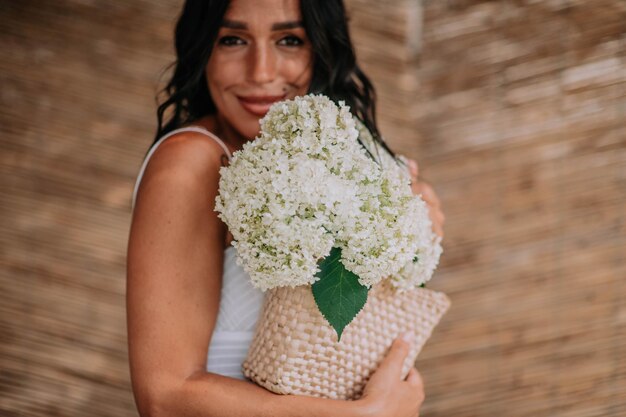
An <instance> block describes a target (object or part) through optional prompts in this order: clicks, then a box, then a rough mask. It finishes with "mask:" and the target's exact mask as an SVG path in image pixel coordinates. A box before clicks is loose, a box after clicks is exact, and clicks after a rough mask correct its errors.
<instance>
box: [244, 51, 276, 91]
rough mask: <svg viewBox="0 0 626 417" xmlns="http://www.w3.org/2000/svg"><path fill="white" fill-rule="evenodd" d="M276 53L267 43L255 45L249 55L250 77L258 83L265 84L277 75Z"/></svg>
mask: <svg viewBox="0 0 626 417" xmlns="http://www.w3.org/2000/svg"><path fill="white" fill-rule="evenodd" d="M276 67H277V65H276V54H275V52H274V50H273V49H272V48H271V47H269V46H267V45H259V44H257V45H255V46H254V47H253V48H251V53H250V57H249V65H248V70H249V78H250V81H252V82H254V83H256V84H264V83H268V82H271V81H273V80H274V78H275V77H276Z"/></svg>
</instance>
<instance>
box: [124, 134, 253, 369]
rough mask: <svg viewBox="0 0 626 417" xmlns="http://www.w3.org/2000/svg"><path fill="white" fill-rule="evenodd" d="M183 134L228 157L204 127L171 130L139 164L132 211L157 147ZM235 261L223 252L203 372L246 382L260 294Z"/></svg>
mask: <svg viewBox="0 0 626 417" xmlns="http://www.w3.org/2000/svg"><path fill="white" fill-rule="evenodd" d="M185 131H191V132H198V133H202V134H204V135H206V136H208V137H210V138H211V139H213V140H215V141H216V142H217V143H218V144H219V145H220V146H221V147H222V148H223V149H224V151H225V152H226V154H227V155H228V158H229V159H230V158H231V157H232V156H231V154H230V151H229V150H228V147H227V146H226V145H225V144H224V142H222V141H221V139H220V138H218V137H217V136H215V135H214V134H213V133H211V132H209V131H208V130H206V129H204V128H201V127H194V126H190V127H184V128H180V129H176V130H173V131H171V132H170V133H168V134H166V135H164V136H163V137H161V138H159V140H158V141H157V142H156V143H155V144H154V146H152V148H151V149H150V151H149V152H148V154H147V155H146V157H145V159H144V161H143V164H142V166H141V169H140V170H139V174H138V176H137V180H136V182H135V188H134V190H133V197H132V207H133V208H134V207H135V201H136V198H137V190H138V189H139V183H140V182H141V178H142V177H143V173H144V171H145V169H146V166H147V165H148V161H149V159H150V157H151V156H152V154H153V153H154V151H155V150H156V148H157V146H159V145H160V144H161V143H163V141H164V140H166V139H167V138H169V137H171V136H172V135H174V134H176V133H179V132H185ZM235 259H236V250H235V248H234V247H232V246H229V247H227V248H226V249H225V251H224V269H223V274H222V290H221V299H220V306H219V313H218V316H217V322H216V325H215V330H214V332H213V335H212V337H211V343H210V345H209V349H208V352H207V367H206V370H207V371H208V372H214V373H217V374H220V375H225V376H229V377H233V378H237V379H246V378H245V376H244V375H243V373H242V370H241V364H242V363H243V360H244V359H245V357H246V355H247V353H248V347H249V346H250V343H251V342H252V336H253V334H254V329H255V327H256V323H257V321H258V318H259V314H260V311H261V307H262V304H263V299H264V294H263V292H262V291H261V290H260V289H258V288H255V287H254V286H253V285H252V283H251V282H250V276H249V275H248V274H247V273H246V272H245V271H244V270H243V268H242V267H241V266H239V265H238V264H237V262H236V261H235Z"/></svg>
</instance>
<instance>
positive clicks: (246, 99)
mask: <svg viewBox="0 0 626 417" xmlns="http://www.w3.org/2000/svg"><path fill="white" fill-rule="evenodd" d="M286 96H287V94H286V93H285V94H282V95H279V96H237V99H238V100H239V103H240V104H241V107H243V108H244V109H246V110H247V111H248V112H249V113H252V114H253V115H255V116H265V113H267V111H268V110H269V109H270V107H271V106H272V104H274V103H276V102H277V101H281V100H284V99H285V97H286Z"/></svg>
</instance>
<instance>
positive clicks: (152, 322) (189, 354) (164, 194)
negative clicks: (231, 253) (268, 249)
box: [127, 133, 361, 417]
mask: <svg viewBox="0 0 626 417" xmlns="http://www.w3.org/2000/svg"><path fill="white" fill-rule="evenodd" d="M222 152H223V151H222V150H221V148H219V146H218V145H217V144H215V143H213V142H212V141H210V140H207V139H206V138H203V137H199V136H197V134H194V133H181V134H179V135H177V136H176V137H172V138H170V139H168V140H167V141H166V142H165V143H163V144H162V145H160V146H159V148H158V149H157V150H156V151H155V153H154V155H153V156H152V158H151V160H150V162H149V163H148V167H147V169H146V172H145V174H144V177H143V179H142V183H141V186H140V189H139V191H138V196H137V201H136V206H135V209H134V213H133V220H132V224H131V229H130V236H129V242H128V257H127V275H128V276H127V321H128V343H129V360H130V371H131V380H132V385H133V393H134V395H135V400H136V403H137V407H138V409H139V413H140V414H141V415H142V416H143V417H147V416H150V417H155V416H156V417H158V416H177V417H185V416H202V417H213V416H214V417H222V416H223V417H237V416H242V417H243V416H246V417H252V416H259V417H265V416H268V417H269V416H272V417H281V416H285V417H287V416H289V417H296V416H303V417H306V416H312V417H313V416H315V417H322V416H326V415H328V416H338V417H340V416H353V415H354V416H356V415H360V404H361V403H358V402H350V401H339V400H330V399H319V398H313V397H304V396H285V395H276V394H273V393H271V392H269V391H267V390H265V389H264V388H261V387H259V386H257V385H255V384H252V383H250V382H247V381H241V380H237V379H234V378H229V377H225V376H222V375H218V374H214V373H208V372H206V371H205V369H206V354H207V350H208V346H209V343H210V340H211V335H212V334H213V330H214V327H215V322H216V319H217V313H218V308H219V302H220V291H221V277H222V268H223V256H224V241H225V236H226V227H225V225H224V224H223V223H222V222H221V220H220V219H219V218H218V217H217V214H216V213H215V212H214V211H213V208H214V201H215V196H216V195H217V187H218V179H219V171H218V170H219V166H220V158H221V154H222Z"/></svg>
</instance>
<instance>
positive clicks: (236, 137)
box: [215, 113, 250, 150]
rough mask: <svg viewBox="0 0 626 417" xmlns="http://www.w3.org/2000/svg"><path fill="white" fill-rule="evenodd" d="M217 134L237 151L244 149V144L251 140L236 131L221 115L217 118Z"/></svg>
mask: <svg viewBox="0 0 626 417" xmlns="http://www.w3.org/2000/svg"><path fill="white" fill-rule="evenodd" d="M215 122H216V123H215V124H216V130H217V132H216V134H217V135H218V136H219V137H220V138H222V139H223V140H225V141H226V142H228V143H229V144H230V145H231V146H232V147H234V148H235V149H236V150H239V149H241V148H243V145H244V143H246V142H249V141H250V139H249V138H247V137H245V136H243V135H242V134H241V133H239V132H238V131H237V130H235V129H234V128H233V127H232V126H231V124H230V123H228V121H226V119H224V117H223V116H222V115H221V114H219V113H218V114H217V115H216V118H215Z"/></svg>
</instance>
